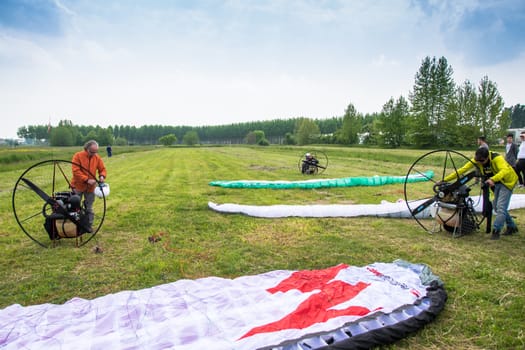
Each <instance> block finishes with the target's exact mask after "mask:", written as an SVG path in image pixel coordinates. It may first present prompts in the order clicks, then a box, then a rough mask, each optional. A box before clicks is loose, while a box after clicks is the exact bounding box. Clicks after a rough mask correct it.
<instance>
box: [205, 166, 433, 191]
mask: <svg viewBox="0 0 525 350" xmlns="http://www.w3.org/2000/svg"><path fill="white" fill-rule="evenodd" d="M433 176H434V172H433V171H432V170H428V171H426V172H425V173H422V174H417V175H410V176H408V177H407V176H378V175H376V176H369V177H346V178H339V179H312V180H304V181H285V180H278V181H266V180H236V181H212V182H210V183H209V185H210V186H218V187H225V188H261V189H262V188H272V189H288V188H304V189H311V188H325V187H353V186H383V185H390V184H397V183H404V182H405V180H406V181H407V182H411V183H412V182H420V181H428V180H430V179H432V177H433Z"/></svg>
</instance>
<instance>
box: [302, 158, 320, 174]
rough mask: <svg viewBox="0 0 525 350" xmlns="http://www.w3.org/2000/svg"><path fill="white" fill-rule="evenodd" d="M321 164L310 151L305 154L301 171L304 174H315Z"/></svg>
mask: <svg viewBox="0 0 525 350" xmlns="http://www.w3.org/2000/svg"><path fill="white" fill-rule="evenodd" d="M318 164H319V161H318V160H317V159H316V158H315V157H314V156H313V155H311V154H310V153H306V154H305V158H304V159H303V164H302V167H301V172H302V173H303V174H313V173H315V171H316V170H317V165H318Z"/></svg>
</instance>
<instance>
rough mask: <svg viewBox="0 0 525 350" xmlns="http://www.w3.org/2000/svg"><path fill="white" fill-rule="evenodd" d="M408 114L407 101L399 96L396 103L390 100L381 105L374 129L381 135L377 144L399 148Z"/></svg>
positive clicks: (402, 140) (392, 99)
mask: <svg viewBox="0 0 525 350" xmlns="http://www.w3.org/2000/svg"><path fill="white" fill-rule="evenodd" d="M408 114H409V106H408V101H407V100H406V99H405V98H404V97H403V96H400V97H399V98H398V99H397V101H394V98H393V97H392V98H390V100H388V102H387V103H385V104H384V105H383V109H382V111H381V114H380V116H379V120H378V123H376V128H378V129H379V133H380V135H381V137H380V138H378V143H379V144H380V145H383V146H388V147H393V148H396V147H399V146H401V145H402V144H403V143H404V138H405V132H406V119H407V117H408Z"/></svg>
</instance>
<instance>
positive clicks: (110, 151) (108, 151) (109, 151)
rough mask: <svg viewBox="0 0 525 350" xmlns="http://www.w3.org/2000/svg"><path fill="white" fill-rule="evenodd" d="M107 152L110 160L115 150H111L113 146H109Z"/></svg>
mask: <svg viewBox="0 0 525 350" xmlns="http://www.w3.org/2000/svg"><path fill="white" fill-rule="evenodd" d="M106 152H107V153H108V158H110V157H111V155H112V152H113V150H112V149H111V145H108V146H107V147H106Z"/></svg>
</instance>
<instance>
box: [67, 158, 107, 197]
mask: <svg viewBox="0 0 525 350" xmlns="http://www.w3.org/2000/svg"><path fill="white" fill-rule="evenodd" d="M72 163H73V166H72V169H73V178H72V179H71V188H72V189H75V190H76V191H79V192H94V191H95V187H96V186H88V184H87V180H88V179H95V180H96V179H97V177H96V176H97V171H98V176H99V177H100V176H104V178H105V177H106V166H105V165H104V161H103V160H102V158H100V156H99V155H98V154H94V155H91V156H90V154H89V153H88V151H86V150H84V151H80V152H77V153H75V155H73V159H72Z"/></svg>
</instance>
